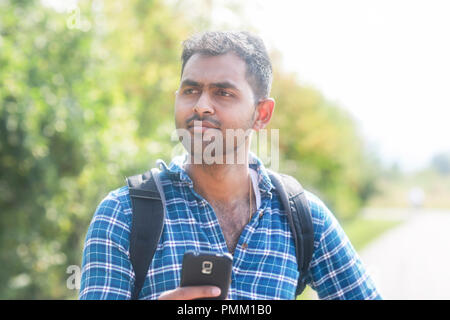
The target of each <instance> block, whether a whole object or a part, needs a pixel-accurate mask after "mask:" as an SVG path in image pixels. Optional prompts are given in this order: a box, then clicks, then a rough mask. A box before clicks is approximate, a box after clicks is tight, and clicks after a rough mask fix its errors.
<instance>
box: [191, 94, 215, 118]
mask: <svg viewBox="0 0 450 320" xmlns="http://www.w3.org/2000/svg"><path fill="white" fill-rule="evenodd" d="M194 112H196V113H198V114H199V115H200V116H202V115H203V114H209V115H211V114H214V113H215V111H214V108H213V106H212V104H211V101H210V100H209V99H208V96H207V93H205V92H203V93H202V95H201V96H200V98H199V99H198V101H197V104H196V105H195V106H194Z"/></svg>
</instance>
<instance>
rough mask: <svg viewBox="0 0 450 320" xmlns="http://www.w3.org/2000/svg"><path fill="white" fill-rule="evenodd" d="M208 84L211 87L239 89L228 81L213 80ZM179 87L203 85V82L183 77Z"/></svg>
mask: <svg viewBox="0 0 450 320" xmlns="http://www.w3.org/2000/svg"><path fill="white" fill-rule="evenodd" d="M209 86H210V87H213V88H221V89H234V90H238V91H239V89H238V88H237V87H236V86H235V85H234V84H232V83H231V82H229V81H222V82H214V83H211V84H210V85H209ZM180 87H203V84H201V83H200V82H197V81H194V80H191V79H185V80H183V82H181V86H180Z"/></svg>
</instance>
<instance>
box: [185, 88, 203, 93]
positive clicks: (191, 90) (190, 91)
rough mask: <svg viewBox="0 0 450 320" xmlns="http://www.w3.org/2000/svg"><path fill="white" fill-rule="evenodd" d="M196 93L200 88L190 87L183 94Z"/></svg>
mask: <svg viewBox="0 0 450 320" xmlns="http://www.w3.org/2000/svg"><path fill="white" fill-rule="evenodd" d="M196 93H199V90H198V89H195V88H188V89H186V90H183V94H196Z"/></svg>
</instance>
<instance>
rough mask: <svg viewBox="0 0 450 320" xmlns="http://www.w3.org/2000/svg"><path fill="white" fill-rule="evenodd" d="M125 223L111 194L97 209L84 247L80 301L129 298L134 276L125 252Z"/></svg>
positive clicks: (127, 254)
mask: <svg viewBox="0 0 450 320" xmlns="http://www.w3.org/2000/svg"><path fill="white" fill-rule="evenodd" d="M128 220H129V217H127V216H125V214H124V210H123V207H122V205H121V202H120V201H119V199H118V197H117V196H115V193H114V192H112V193H110V194H109V195H108V196H107V197H106V198H105V199H103V201H102V202H101V203H100V205H99V206H98V207H97V210H96V211H95V214H94V217H93V218H92V221H91V223H90V226H89V229H88V232H87V236H86V241H85V244H84V250H83V260H82V268H81V285H80V292H79V299H80V300H104V299H107V300H124V299H130V298H131V289H132V286H133V283H134V272H133V269H132V267H131V263H130V258H129V251H128V248H129V234H130V227H129V226H130V221H128Z"/></svg>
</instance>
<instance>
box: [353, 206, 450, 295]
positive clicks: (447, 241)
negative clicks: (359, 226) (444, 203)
mask: <svg viewBox="0 0 450 320" xmlns="http://www.w3.org/2000/svg"><path fill="white" fill-rule="evenodd" d="M401 214H402V215H403V216H404V217H405V219H406V221H405V223H404V224H403V225H401V226H399V227H397V228H395V229H393V230H390V231H388V232H387V233H386V234H384V235H382V236H381V237H380V238H379V239H377V240H375V241H374V242H373V243H371V244H370V245H368V246H367V247H366V248H365V249H364V250H363V251H362V252H360V256H361V258H362V260H363V262H364V264H365V265H366V267H367V269H368V270H369V272H370V274H371V275H372V277H373V279H374V281H375V282H376V284H377V287H378V288H379V290H380V292H381V294H382V296H383V298H384V299H407V300H409V299H420V300H422V299H446V300H448V299H450V289H449V288H450V212H448V211H447V212H445V211H431V210H422V211H420V212H416V213H414V214H411V215H408V216H405V215H404V212H402V213H401Z"/></svg>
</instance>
